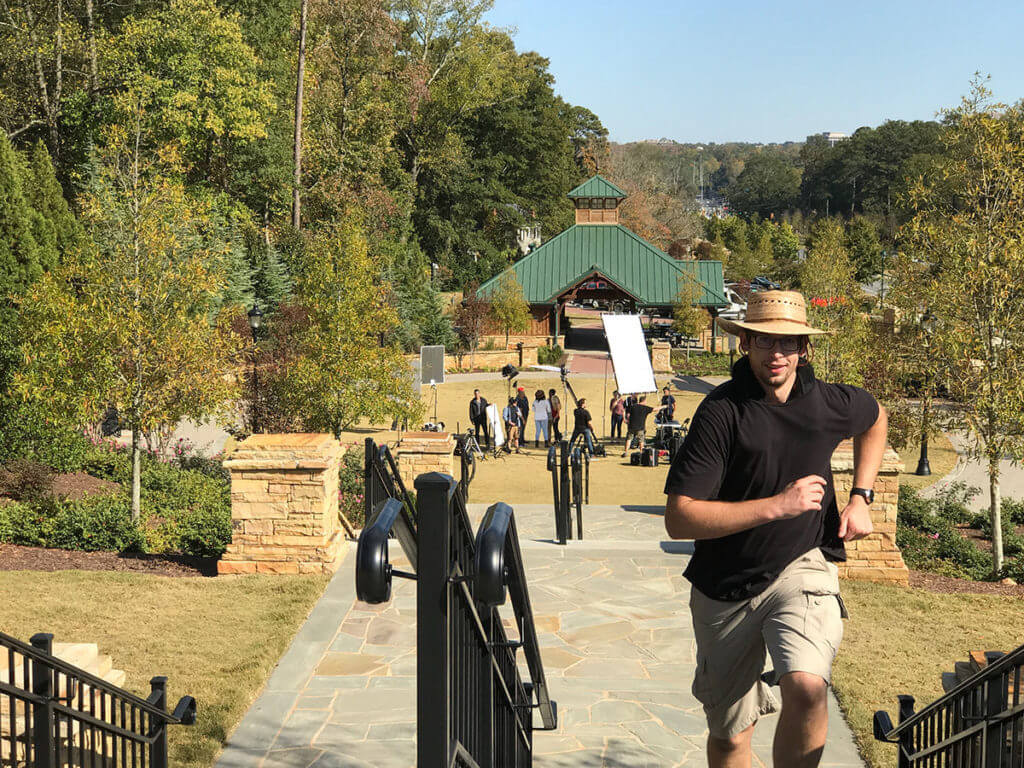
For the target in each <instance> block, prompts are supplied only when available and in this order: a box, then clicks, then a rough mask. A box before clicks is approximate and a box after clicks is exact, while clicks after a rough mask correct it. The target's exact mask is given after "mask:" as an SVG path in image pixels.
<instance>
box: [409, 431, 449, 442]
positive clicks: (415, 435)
mask: <svg viewBox="0 0 1024 768" xmlns="http://www.w3.org/2000/svg"><path fill="white" fill-rule="evenodd" d="M451 437H452V436H451V433H450V432H406V433H405V434H404V435H402V441H403V442H404V441H406V440H449V439H451Z"/></svg>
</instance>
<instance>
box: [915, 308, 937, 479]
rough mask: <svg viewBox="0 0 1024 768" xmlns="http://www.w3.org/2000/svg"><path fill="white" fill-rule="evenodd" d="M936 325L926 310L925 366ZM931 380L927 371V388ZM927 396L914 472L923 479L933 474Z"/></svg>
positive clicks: (923, 326)
mask: <svg viewBox="0 0 1024 768" xmlns="http://www.w3.org/2000/svg"><path fill="white" fill-rule="evenodd" d="M935 325H936V318H935V315H933V314H932V311H931V310H930V309H926V310H925V311H924V314H923V315H921V331H922V332H923V333H924V355H925V366H928V365H930V364H931V340H932V334H933V333H935ZM930 379H931V377H930V375H929V374H928V372H927V370H926V371H925V381H924V386H925V387H926V388H928V387H930V386H931V380H930ZM925 395H926V396H925V397H924V398H923V399H922V400H921V456H920V458H919V459H918V460H917V469H915V470H914V474H915V475H920V476H922V477H923V476H927V475H930V474H931V473H932V468H931V465H930V464H929V463H928V402H929V400H930V399H931V398H930V396H928V395H927V392H926V393H925Z"/></svg>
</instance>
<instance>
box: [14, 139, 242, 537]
mask: <svg viewBox="0 0 1024 768" xmlns="http://www.w3.org/2000/svg"><path fill="white" fill-rule="evenodd" d="M122 146H125V152H124V153H121V154H117V155H111V156H108V157H106V158H104V159H103V160H102V161H100V163H99V164H98V166H97V168H96V172H95V175H94V177H93V179H92V182H91V186H90V189H89V191H88V193H87V194H85V195H84V196H83V197H82V198H81V205H82V216H83V219H84V221H85V223H86V227H87V230H88V233H89V235H90V242H88V243H86V244H85V245H84V246H83V247H82V249H81V250H80V251H78V252H77V253H76V254H75V255H74V257H73V258H69V259H67V260H66V261H65V263H64V264H63V265H62V266H60V267H58V268H57V269H55V270H53V271H51V272H49V273H48V274H46V275H45V276H44V277H43V278H42V279H41V280H39V281H38V282H37V283H35V285H33V286H32V287H31V289H30V290H29V291H28V293H27V295H26V297H25V300H24V302H23V303H22V307H21V313H22V323H23V344H22V350H23V353H24V366H23V368H22V369H21V370H20V371H19V372H18V374H17V375H16V376H15V380H14V387H15V388H16V389H17V390H18V391H19V392H20V393H21V395H22V396H23V397H25V398H28V399H31V400H34V401H35V402H36V403H38V404H39V405H40V406H41V408H43V409H45V412H46V413H48V414H49V415H50V416H51V417H52V418H54V419H55V420H64V421H66V422H70V423H76V424H82V423H86V422H88V421H91V420H94V419H96V418H97V417H98V416H99V414H101V413H102V411H103V409H104V408H105V407H106V406H107V405H108V404H111V403H113V404H116V405H117V406H118V408H119V409H120V411H121V415H122V418H123V420H124V421H125V422H126V423H127V425H128V427H129V429H130V430H131V432H132V517H133V519H138V517H139V512H140V504H141V462H140V459H141V440H142V439H143V437H147V438H155V437H157V436H159V434H160V433H161V432H164V431H167V430H170V429H172V428H173V427H174V426H175V425H176V424H177V423H178V422H179V421H180V420H181V419H183V418H186V417H191V418H195V419H200V418H204V417H208V416H210V415H216V414H218V413H224V409H225V407H226V406H227V405H228V403H229V402H230V400H231V399H232V398H233V397H234V395H235V384H234V377H233V376H232V375H231V374H232V373H233V372H234V371H233V369H234V365H235V362H236V358H235V354H236V352H237V350H238V349H239V348H240V347H241V340H240V339H239V338H238V337H237V336H236V335H234V334H233V333H232V332H231V331H230V329H229V328H228V325H227V322H226V319H227V310H225V311H223V312H222V313H221V314H214V313H213V312H214V307H215V305H216V299H217V298H218V296H219V295H220V292H221V290H222V288H223V285H224V282H225V281H226V279H227V258H228V254H229V251H230V248H231V245H230V244H229V243H225V242H221V241H217V240H215V239H210V238H209V237H208V231H207V228H208V224H209V222H210V220H211V218H212V217H214V215H215V214H214V212H213V211H212V210H211V209H210V208H209V206H208V205H205V204H203V203H201V202H199V201H197V200H194V199H192V198H190V197H189V196H188V195H187V194H186V193H185V190H184V187H183V186H182V184H181V183H180V182H179V181H176V180H175V179H174V178H173V176H169V175H165V174H162V173H160V172H159V166H160V163H159V162H154V163H147V160H146V158H144V157H142V156H140V155H138V154H135V153H134V151H133V148H134V147H137V146H138V144H136V143H135V142H129V143H128V144H127V145H122Z"/></svg>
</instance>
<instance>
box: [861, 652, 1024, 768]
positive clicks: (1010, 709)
mask: <svg viewBox="0 0 1024 768" xmlns="http://www.w3.org/2000/svg"><path fill="white" fill-rule="evenodd" d="M986 657H987V658H988V664H987V665H986V666H985V667H983V668H982V669H981V670H979V671H978V672H977V673H976V674H975V675H974V676H972V677H971V678H969V679H967V680H965V681H964V682H963V683H961V684H960V685H958V686H957V687H956V688H954V689H953V690H951V691H950V692H949V693H947V694H946V695H945V696H943V697H941V698H939V699H936V700H935V701H933V702H932V703H931V704H929V705H928V706H926V707H925V708H924V709H922V710H921V711H920V712H914V697H913V696H899V697H897V698H898V700H899V725H898V726H896V727H895V728H894V727H893V724H892V720H891V719H890V717H889V714H888V713H887V712H884V711H880V712H876V713H875V720H874V733H875V738H876V739H878V740H879V741H886V742H890V743H894V744H897V745H898V747H897V749H898V750H899V752H898V765H899V767H900V768H910V767H911V766H929V768H931V766H936V767H937V768H1024V696H1022V690H1021V689H1022V685H1024V672H1022V670H1024V645H1022V646H1021V647H1020V648H1017V649H1016V650H1015V651H1013V652H1011V653H1009V654H1006V655H1003V654H998V653H992V654H986Z"/></svg>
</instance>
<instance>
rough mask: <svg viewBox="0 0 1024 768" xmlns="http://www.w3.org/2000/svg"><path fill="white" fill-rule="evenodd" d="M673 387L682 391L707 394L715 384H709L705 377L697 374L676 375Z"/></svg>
mask: <svg viewBox="0 0 1024 768" xmlns="http://www.w3.org/2000/svg"><path fill="white" fill-rule="evenodd" d="M672 387H673V388H674V389H678V390H680V391H682V392H696V393H697V394H698V395H706V394H707V393H708V392H710V391H711V390H713V389H714V388H715V385H714V384H709V383H708V382H706V381H704V380H703V379H698V378H697V377H696V376H674V377H673V378H672Z"/></svg>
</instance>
